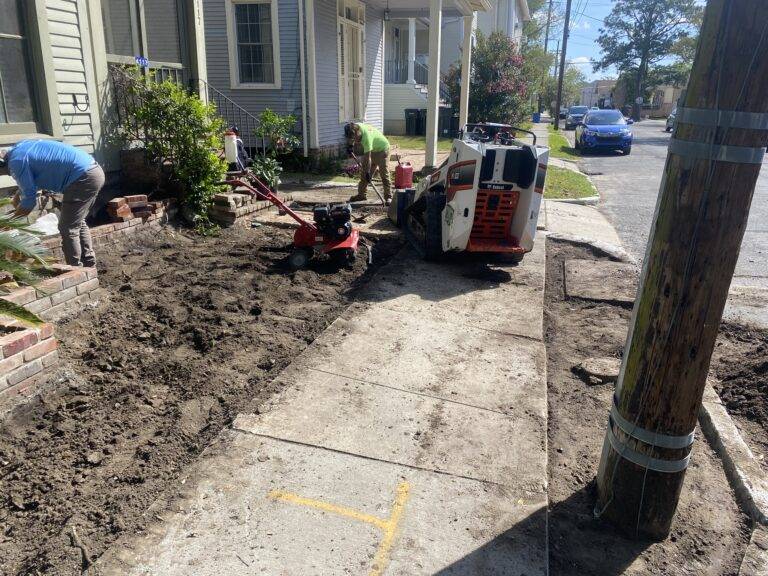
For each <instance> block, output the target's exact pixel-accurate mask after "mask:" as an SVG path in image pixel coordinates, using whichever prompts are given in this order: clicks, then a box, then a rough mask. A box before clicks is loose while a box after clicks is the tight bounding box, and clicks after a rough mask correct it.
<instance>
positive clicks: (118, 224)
mask: <svg viewBox="0 0 768 576" xmlns="http://www.w3.org/2000/svg"><path fill="white" fill-rule="evenodd" d="M128 226H130V224H128V222H115V232H117V231H118V230H122V229H123V228H128Z"/></svg>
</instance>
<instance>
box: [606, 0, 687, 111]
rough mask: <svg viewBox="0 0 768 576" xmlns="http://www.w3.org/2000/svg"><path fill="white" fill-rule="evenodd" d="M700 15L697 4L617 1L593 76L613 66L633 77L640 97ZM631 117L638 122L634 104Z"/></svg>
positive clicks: (667, 0)
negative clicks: (651, 75)
mask: <svg viewBox="0 0 768 576" xmlns="http://www.w3.org/2000/svg"><path fill="white" fill-rule="evenodd" d="M700 14H701V8H700V7H699V6H697V5H696V0H616V4H615V5H614V7H613V10H612V11H611V13H610V14H609V15H608V16H607V17H606V18H605V20H604V22H603V24H604V25H603V26H602V27H601V28H600V35H599V36H598V38H597V43H598V44H599V45H600V49H601V52H602V58H601V59H600V60H599V61H598V62H597V63H596V64H595V66H594V69H595V72H597V71H598V70H605V69H606V68H609V67H611V66H615V67H616V68H618V70H619V73H620V74H626V73H632V74H633V80H634V90H633V91H632V92H633V93H634V94H643V93H644V90H645V87H646V82H647V80H648V74H649V71H650V70H651V69H652V68H653V67H654V66H656V65H657V64H659V63H661V62H662V61H663V60H665V59H666V58H669V56H670V54H671V50H672V48H673V46H675V45H676V43H677V42H679V41H680V40H681V39H683V38H685V37H686V36H687V35H689V33H690V31H691V29H692V27H693V26H694V25H695V22H696V21H697V19H698V18H700ZM633 115H634V117H635V119H636V120H639V118H640V106H639V105H637V104H635V107H634V113H633Z"/></svg>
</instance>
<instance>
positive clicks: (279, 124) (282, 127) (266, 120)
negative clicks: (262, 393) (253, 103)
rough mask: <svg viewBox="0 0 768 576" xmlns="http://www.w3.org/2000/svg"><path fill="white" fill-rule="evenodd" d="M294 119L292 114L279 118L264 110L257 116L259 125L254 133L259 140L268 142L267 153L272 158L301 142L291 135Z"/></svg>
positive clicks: (274, 113)
mask: <svg viewBox="0 0 768 576" xmlns="http://www.w3.org/2000/svg"><path fill="white" fill-rule="evenodd" d="M295 126H296V117H295V116H294V115H293V114H286V115H285V116H281V115H280V114H278V113H277V112H273V111H272V110H270V109H269V108H266V109H265V110H264V111H263V112H262V113H261V114H259V125H258V126H257V128H256V130H255V132H256V136H258V137H259V138H266V139H267V140H269V148H267V153H268V154H269V155H270V156H272V157H273V158H274V157H275V156H277V155H278V154H284V153H286V152H289V151H291V150H293V149H294V148H296V147H297V146H298V145H299V144H300V143H301V140H299V138H298V137H297V136H296V135H295V134H294V133H293V129H294V127H295Z"/></svg>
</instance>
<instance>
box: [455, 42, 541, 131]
mask: <svg viewBox="0 0 768 576" xmlns="http://www.w3.org/2000/svg"><path fill="white" fill-rule="evenodd" d="M444 80H445V83H446V85H447V86H448V93H449V97H450V100H451V105H452V106H453V107H454V108H455V109H456V110H458V108H459V94H460V83H461V67H460V66H458V65H452V66H451V67H450V68H449V70H448V72H447V73H446V74H445V78H444ZM527 93H528V82H527V80H526V77H525V72H524V67H523V56H522V55H521V54H520V53H519V52H518V50H517V46H516V45H515V42H514V41H513V40H511V39H510V38H509V37H508V36H506V35H505V34H503V33H502V32H498V31H496V32H493V33H492V34H491V35H489V36H485V35H484V34H483V33H482V32H481V31H479V30H478V32H477V45H476V48H475V50H474V51H473V52H472V70H471V73H470V86H469V119H468V121H469V122H502V123H506V124H513V125H514V124H520V123H521V122H523V121H524V120H525V119H526V118H527V116H528V114H529V112H530V106H529V103H528V99H527Z"/></svg>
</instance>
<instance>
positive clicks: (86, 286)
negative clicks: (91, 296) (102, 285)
mask: <svg viewBox="0 0 768 576" xmlns="http://www.w3.org/2000/svg"><path fill="white" fill-rule="evenodd" d="M98 287H99V279H98V278H94V279H93V280H87V281H86V282H83V283H82V284H80V285H78V287H77V293H78V294H85V293H86V292H90V291H91V290H95V289H96V288H98Z"/></svg>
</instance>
